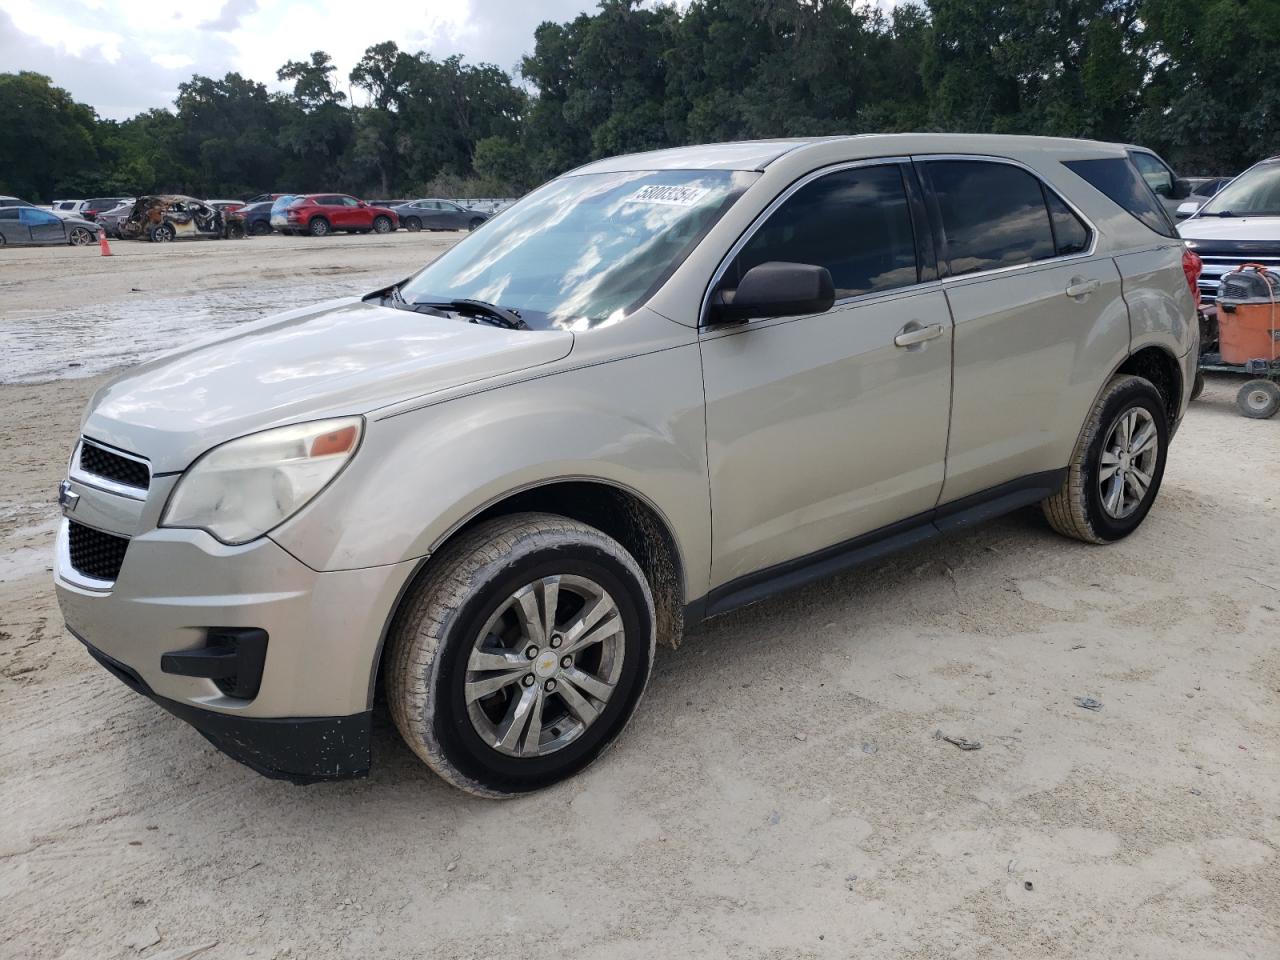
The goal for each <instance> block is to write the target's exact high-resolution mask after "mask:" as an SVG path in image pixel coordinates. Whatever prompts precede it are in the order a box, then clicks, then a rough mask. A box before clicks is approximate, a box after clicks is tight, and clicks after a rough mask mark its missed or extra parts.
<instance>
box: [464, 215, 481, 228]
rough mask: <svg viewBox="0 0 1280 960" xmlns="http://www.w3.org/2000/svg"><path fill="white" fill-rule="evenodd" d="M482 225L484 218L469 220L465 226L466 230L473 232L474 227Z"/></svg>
mask: <svg viewBox="0 0 1280 960" xmlns="http://www.w3.org/2000/svg"><path fill="white" fill-rule="evenodd" d="M482 223H484V217H473V218H472V219H471V222H470V223H468V224H467V229H468V230H474V229H475V228H476V227H478V226H480V224H482Z"/></svg>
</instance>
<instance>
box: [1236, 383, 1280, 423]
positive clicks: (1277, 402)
mask: <svg viewBox="0 0 1280 960" xmlns="http://www.w3.org/2000/svg"><path fill="white" fill-rule="evenodd" d="M1236 407H1237V408H1238V409H1239V410H1240V412H1241V413H1242V414H1244V415H1245V416H1246V417H1248V418H1249V419H1251V420H1266V419H1267V418H1268V417H1274V416H1275V413H1276V411H1277V410H1280V385H1277V384H1275V383H1273V382H1272V381H1270V380H1249V381H1247V382H1246V383H1245V384H1244V386H1242V387H1241V388H1240V392H1239V393H1237V394H1236Z"/></svg>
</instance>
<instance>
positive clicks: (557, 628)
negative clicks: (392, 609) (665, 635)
mask: <svg viewBox="0 0 1280 960" xmlns="http://www.w3.org/2000/svg"><path fill="white" fill-rule="evenodd" d="M654 625H655V619H654V608H653V596H652V594H651V593H650V590H649V585H648V583H647V582H646V581H645V578H644V575H643V574H642V573H641V572H640V568H639V566H637V564H636V562H635V560H634V559H633V558H632V557H631V555H630V554H629V553H627V551H626V550H625V549H624V548H623V547H622V545H621V544H619V543H618V542H617V541H616V540H614V539H613V538H612V537H609V536H607V535H605V534H604V533H602V532H601V531H599V530H596V529H595V528H593V527H589V526H587V525H585V524H582V523H578V522H577V521H575V520H570V519H567V518H565V517H558V516H553V515H550V514H537V513H525V514H514V515H511V516H507V517H499V518H496V519H494V520H490V521H487V522H484V523H481V524H479V525H478V526H476V527H475V528H474V529H473V530H471V531H470V532H468V533H464V534H463V535H462V536H460V537H459V538H458V539H457V540H456V541H454V542H453V543H451V544H449V545H447V546H446V547H445V548H444V550H442V551H441V553H440V554H439V556H438V557H436V558H435V559H434V560H433V561H432V566H431V568H430V569H429V572H428V573H427V575H426V576H425V577H424V578H423V579H422V580H421V581H420V582H419V583H418V584H417V585H416V586H415V588H414V589H413V591H412V592H411V593H410V595H409V596H408V597H407V598H406V600H405V603H404V605H403V606H402V607H401V610H400V612H399V613H398V614H397V616H396V619H395V622H394V623H393V625H392V629H391V635H390V643H391V647H390V650H389V654H388V662H387V680H386V686H387V699H388V702H389V704H390V708H391V715H392V718H393V719H394V720H395V724H396V726H397V728H399V730H400V733H401V735H402V736H403V737H404V739H405V741H406V742H407V743H408V744H409V746H410V747H411V748H412V749H413V751H414V752H415V753H417V754H418V756H419V757H421V758H422V759H423V760H424V761H426V763H427V764H428V766H430V767H431V768H432V769H433V770H434V771H435V772H436V773H438V774H439V775H440V776H441V777H443V778H444V779H445V780H447V781H449V782H450V783H452V784H453V785H454V786H457V787H460V788H461V789H463V790H466V791H469V792H471V793H476V794H480V795H483V796H490V797H505V796H512V795H515V794H520V793H527V792H529V791H531V790H537V789H540V788H542V787H546V786H549V785H551V784H553V783H556V782H558V781H560V780H563V779H565V778H567V777H570V776H573V775H574V774H575V773H577V772H579V771H580V770H582V769H583V768H584V767H586V766H587V765H588V764H590V763H591V762H592V761H593V760H594V759H595V758H596V757H598V756H599V755H600V754H601V753H602V752H603V751H604V750H605V749H606V748H607V747H608V746H609V745H610V744H611V743H612V742H613V741H614V739H615V738H616V737H617V736H618V734H619V733H620V732H621V731H622V728H623V727H625V726H626V724H627V722H628V720H630V718H631V715H632V713H633V712H634V710H635V708H636V704H637V703H638V702H639V700H640V697H641V694H642V693H643V692H644V688H645V684H646V683H647V681H648V678H649V668H650V665H651V664H652V661H653V649H654V639H655V636H656V633H655V626H654Z"/></svg>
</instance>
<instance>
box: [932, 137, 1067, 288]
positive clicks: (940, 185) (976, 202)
mask: <svg viewBox="0 0 1280 960" xmlns="http://www.w3.org/2000/svg"><path fill="white" fill-rule="evenodd" d="M926 167H927V170H928V175H929V181H930V183H931V185H932V187H933V194H934V197H935V198H936V199H937V203H938V214H939V216H940V217H941V220H942V231H943V234H944V237H945V251H946V259H947V261H948V263H949V265H950V268H951V274H952V275H953V276H956V275H959V274H965V273H974V272H976V271H979V270H996V269H999V268H1001V267H1012V266H1017V265H1019V264H1023V263H1032V262H1034V261H1036V260H1047V259H1049V258H1051V257H1054V256H1057V249H1056V246H1055V244H1054V239H1053V227H1052V226H1051V225H1050V221H1049V211H1048V208H1047V207H1046V206H1045V198H1044V193H1043V192H1042V191H1041V189H1040V181H1039V180H1038V179H1036V178H1035V177H1034V176H1032V175H1031V174H1030V173H1028V172H1027V171H1025V170H1023V169H1022V168H1020V167H1015V166H1013V165H1011V164H1007V163H991V162H988V161H983V160H931V161H929V162H928V163H927V164H926Z"/></svg>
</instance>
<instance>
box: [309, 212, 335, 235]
mask: <svg viewBox="0 0 1280 960" xmlns="http://www.w3.org/2000/svg"><path fill="white" fill-rule="evenodd" d="M307 232H308V233H310V234H311V236H313V237H327V236H328V235H329V233H330V228H329V221H328V220H326V219H325V218H324V217H312V218H311V220H310V221H309V222H308V223H307Z"/></svg>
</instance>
